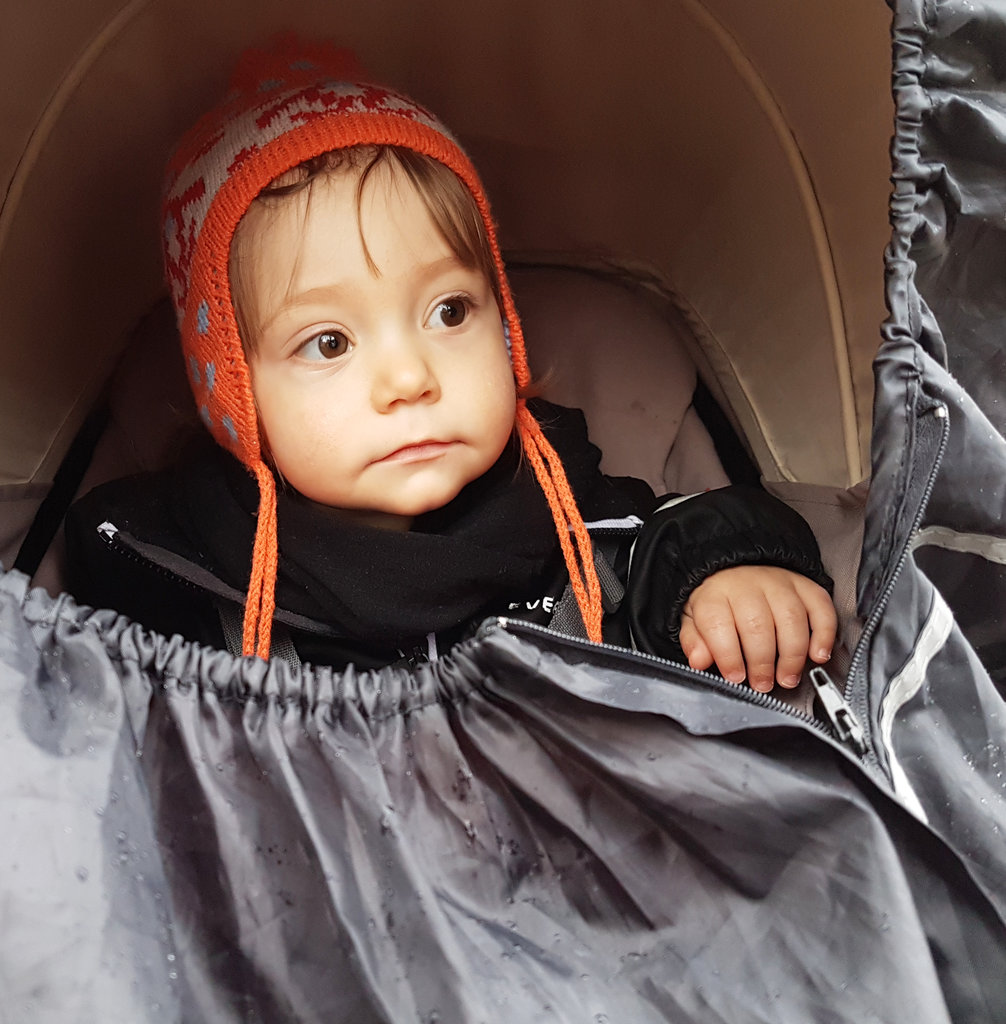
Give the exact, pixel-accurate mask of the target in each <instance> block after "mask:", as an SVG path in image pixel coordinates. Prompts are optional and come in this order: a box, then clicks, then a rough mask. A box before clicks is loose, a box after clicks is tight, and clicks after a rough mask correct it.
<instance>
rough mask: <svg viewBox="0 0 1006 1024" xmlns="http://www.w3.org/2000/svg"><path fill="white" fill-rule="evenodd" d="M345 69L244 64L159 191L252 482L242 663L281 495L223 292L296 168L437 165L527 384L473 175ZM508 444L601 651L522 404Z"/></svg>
mask: <svg viewBox="0 0 1006 1024" xmlns="http://www.w3.org/2000/svg"><path fill="white" fill-rule="evenodd" d="M354 65H355V62H354V60H353V57H352V55H351V54H349V53H347V52H346V51H341V50H336V49H334V48H333V47H331V46H329V45H327V44H316V45H304V44H302V43H300V42H298V41H297V40H295V39H292V38H289V37H288V38H284V39H281V40H278V41H276V42H275V43H274V44H273V45H272V46H271V47H270V48H269V49H268V50H267V51H262V50H250V51H247V52H246V53H245V54H244V55H243V56H242V58H241V59H240V61H239V63H238V66H237V68H236V69H235V72H234V75H233V78H232V81H231V89H230V92H229V93H228V95H227V96H226V98H225V99H224V101H223V102H222V103H221V104H220V106H218V107H216V108H215V109H213V110H212V111H210V112H209V113H208V114H206V115H205V116H204V117H203V118H202V119H200V121H199V122H198V123H197V124H196V125H195V126H194V127H193V128H192V129H191V130H190V131H189V132H188V134H187V135H186V136H185V137H184V138H183V139H182V142H181V143H180V145H179V147H178V149H177V150H176V152H175V154H174V156H173V157H172V159H171V162H170V164H169V166H168V172H167V180H166V184H165V200H164V208H163V236H162V237H163V245H164V258H165V269H166V274H167V279H168V284H169V286H170V290H171V299H172V302H173V303H174V306H175V313H176V315H177V318H178V324H179V330H180V332H181V338H182V348H183V352H184V355H185V361H186V365H187V368H188V374H189V382H190V384H191V387H192V391H193V394H194V395H195V399H196V404H197V406H198V408H199V414H200V416H201V418H202V420H203V422H204V423H205V424H206V426H207V428H208V429H209V430H210V432H211V433H212V435H213V437H214V438H215V439H216V440H217V442H218V443H219V444H221V445H222V446H223V447H224V448H226V449H227V450H228V451H230V452H231V453H232V454H233V455H234V456H236V457H237V458H238V459H240V461H241V462H243V463H244V465H245V466H247V468H248V469H249V470H250V471H251V472H252V473H253V474H254V475H255V477H256V479H257V480H258V486H259V495H260V501H259V514H258V524H257V528H256V535H255V547H254V551H253V552H252V553H251V575H250V581H249V586H248V594H247V598H246V602H245V615H244V634H243V651H244V653H245V654H257V655H259V656H260V657H262V658H268V656H269V646H270V636H271V628H272V617H273V613H274V611H275V585H276V571H277V560H278V551H277V533H276V483H275V479H274V477H273V474H272V471H271V470H270V469H269V467H268V465H267V464H266V462H265V461H264V459H263V452H262V445H261V440H260V437H259V431H258V421H257V416H256V411H255V401H254V396H253V394H252V384H251V375H250V372H249V369H248V365H247V363H246V362H245V356H244V350H243V348H242V344H241V338H240V336H239V334H238V326H237V320H236V315H235V310H234V306H233V303H232V301H231V289H230V281H229V279H228V260H229V256H230V247H231V240H232V238H233V236H234V232H235V229H236V228H237V226H238V222H239V221H240V219H241V217H242V216H243V214H244V213H245V211H246V210H247V209H248V207H249V206H250V204H251V203H252V201H253V200H254V199H255V197H256V196H257V195H258V194H259V193H260V192H261V191H262V189H263V188H265V187H266V186H267V185H268V184H269V183H270V182H272V181H273V180H274V179H275V178H277V177H278V176H279V175H281V174H283V173H284V172H285V171H288V170H290V169H291V168H293V167H296V166H297V165H299V164H301V163H303V162H304V161H306V160H310V159H312V158H313V157H316V156H320V155H321V154H323V153H326V152H329V151H330V150H335V149H341V148H344V147H348V146H356V145H389V146H400V147H404V148H407V149H410V150H414V151H415V152H417V153H421V154H424V155H426V156H428V157H432V158H433V159H435V160H437V161H439V162H440V163H442V164H444V165H446V166H447V167H448V168H450V170H452V171H453V172H454V173H455V174H456V175H457V176H458V178H460V180H461V181H462V182H463V183H464V184H465V186H466V187H467V188H468V190H469V192H470V193H471V195H472V197H473V199H474V201H475V205H476V207H477V209H478V210H479V213H480V215H481V217H482V220H483V222H484V225H485V230H486V234H487V237H488V240H489V247H490V251H491V253H492V258H493V261H494V263H495V268H496V273H497V275H498V279H499V288H500V296H501V302H502V307H503V308H502V311H501V312H502V315H503V318H504V327H505V333H506V335H507V337H508V339H509V345H510V354H511V361H512V364H513V370H514V376H515V379H516V382H517V385H518V388H519V389H521V388H526V387H527V385H528V384H529V382H530V379H531V375H530V371H529V369H528V364H527V357H526V354H525V350H524V338H523V334H522V333H521V327H520V321H519V320H518V317H517V312H516V309H515V308H514V303H513V298H512V296H511V293H510V288H509V285H508V283H507V280H506V274H505V273H504V269H503V261H502V258H501V256H500V250H499V244H498V241H497V237H496V230H495V226H494V224H493V221H492V216H491V213H490V209H489V203H488V200H487V199H486V195H485V191H484V189H483V187H482V184H481V182H480V180H479V177H478V175H477V173H476V171H475V168H474V167H473V166H472V164H471V162H470V161H469V159H468V157H467V156H466V155H465V153H464V152H463V151H462V149H461V147H460V146H459V145H458V143H457V142H456V140H455V139H454V138H453V137H452V135H451V134H450V133H449V132H448V131H447V129H446V128H445V127H444V126H443V125H442V124H441V123H440V122H439V121H438V120H437V119H436V118H435V117H434V116H433V115H432V114H431V113H430V112H429V111H427V110H425V109H424V108H423V107H421V106H419V105H418V104H417V103H414V102H413V101H412V100H410V99H408V98H407V97H405V96H402V95H401V94H400V93H397V92H393V91H392V90H390V89H386V88H382V87H379V86H376V85H373V84H369V83H365V82H357V81H346V80H345V79H346V78H347V77H350V76H353V77H357V76H358V73H359V72H358V68H356V67H355V66H354ZM517 430H518V433H519V435H520V438H521V443H522V446H523V449H524V452H525V455H526V457H527V459H528V461H529V463H530V465H531V466H532V467H533V469H534V472H535V475H536V477H537V479H538V481H539V483H540V484H541V487H542V489H543V491H544V493H545V496H546V498H547V500H548V503H549V506H550V508H551V510H552V516H553V519H554V520H555V526H556V531H557V533H558V537H559V543H560V545H561V547H562V551H563V555H564V557H565V560H566V564H567V566H568V568H569V573H570V580H571V582H572V585H573V589H574V592H575V594H576V598H577V602H578V605H579V608H580V612H581V615H582V616H583V620H584V623H585V625H586V628H587V635H588V636H589V637H590V638H591V639H592V640H595V641H599V640H600V638H601V614H602V613H601V594H600V587H599V585H598V582H597V575H596V572H595V570H594V563H593V557H592V552H591V546H590V538H589V536H588V534H587V531H586V528H585V527H584V524H583V519H582V517H581V516H580V513H579V510H578V509H577V507H576V502H575V500H574V498H573V494H572V492H571V490H570V487H569V484H568V482H567V480H566V474H565V472H564V471H563V467H562V463H561V462H560V460H559V457H558V455H557V454H556V453H555V451H554V449H553V448H552V446H551V445H550V444H549V442H548V441H547V440H546V438H545V437H544V435H543V433H542V431H541V428H540V426H539V425H538V422H537V421H536V420H535V418H534V417H533V416H532V415H531V413H530V412H529V411H528V410H527V408H526V406H525V404H524V402H523V400H518V403H517Z"/></svg>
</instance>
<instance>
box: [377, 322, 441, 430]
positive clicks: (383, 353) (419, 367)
mask: <svg viewBox="0 0 1006 1024" xmlns="http://www.w3.org/2000/svg"><path fill="white" fill-rule="evenodd" d="M371 357H372V360H373V366H372V369H371V373H372V381H373V383H372V389H371V396H372V400H373V403H374V408H375V409H377V410H378V411H379V412H390V411H391V410H392V409H393V408H394V407H395V406H397V405H400V404H404V405H411V404H413V403H415V402H435V401H437V400H438V399H439V398H440V385H439V382H438V380H437V376H436V374H435V372H434V369H433V366H432V365H431V362H430V359H429V354H428V353H427V352H426V351H425V350H424V347H423V344H422V342H421V341H419V340H416V339H412V338H407V337H402V336H399V337H396V338H394V339H391V340H389V341H386V342H385V343H383V344H380V345H375V346H374V348H373V349H372V352H371Z"/></svg>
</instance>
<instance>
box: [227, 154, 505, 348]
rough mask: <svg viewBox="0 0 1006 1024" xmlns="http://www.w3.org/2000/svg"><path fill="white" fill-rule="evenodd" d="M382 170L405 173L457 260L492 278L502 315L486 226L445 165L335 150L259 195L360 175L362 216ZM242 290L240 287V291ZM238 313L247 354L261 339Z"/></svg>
mask: <svg viewBox="0 0 1006 1024" xmlns="http://www.w3.org/2000/svg"><path fill="white" fill-rule="evenodd" d="M382 164H387V165H390V166H391V167H393V168H397V169H398V170H400V171H401V172H402V173H403V174H404V175H405V176H406V178H407V179H408V181H409V182H410V183H411V185H412V187H413V188H414V189H415V190H416V193H417V194H418V195H419V197H420V199H421V200H422V202H423V205H424V206H425V207H426V210H427V212H428V213H429V215H430V217H431V218H432V220H433V223H434V224H435V225H436V228H437V230H438V231H439V232H440V234H441V236H442V237H443V239H444V241H445V242H446V243H447V245H448V246H449V247H450V249H451V251H452V252H453V253H454V255H455V256H457V258H458V259H459V260H460V261H461V262H462V263H463V264H464V265H465V266H466V267H470V268H471V269H473V270H477V271H479V272H480V273H482V274H484V275H485V276H486V279H487V280H488V281H489V284H490V286H491V288H492V291H493V295H494V296H495V298H496V304H497V305H498V306H499V307H500V309H502V306H503V304H502V299H501V293H500V283H499V278H498V275H497V273H496V264H495V260H494V259H493V253H492V248H491V246H490V244H489V238H488V236H487V235H486V229H485V224H484V222H483V220H482V216H481V214H480V213H479V209H478V207H477V206H476V205H475V200H474V199H473V198H472V194H471V193H470V192H469V191H468V188H467V187H466V186H465V184H464V182H462V181H461V179H460V178H459V177H458V176H457V175H456V174H455V173H454V172H453V171H452V170H451V169H450V168H449V167H446V166H445V165H444V164H442V163H440V161H439V160H434V159H433V157H429V156H426V155H424V154H422V153H417V152H415V151H414V150H411V149H405V148H404V147H401V146H370V145H361V146H348V147H346V148H345V149H334V150H331V151H330V152H327V153H322V154H321V155H320V156H316V157H313V158H312V159H310V160H305V161H304V162H303V163H301V164H298V165H297V166H295V167H293V168H291V169H290V170H289V171H286V172H285V173H284V174H281V175H280V176H279V177H277V178H274V179H273V180H272V181H271V182H270V183H269V184H268V185H266V187H265V188H264V189H262V191H261V192H260V193H259V194H258V196H257V197H256V199H255V202H269V201H272V200H282V199H283V198H285V197H287V196H291V195H296V194H298V193H300V192H303V191H305V190H307V191H310V189H311V188H312V186H313V184H314V182H315V181H317V180H318V179H319V178H323V177H325V176H326V175H329V174H338V173H341V172H345V171H358V173H359V178H358V179H357V184H356V208H357V214H358V215H359V213H360V209H361V204H362V202H363V190H364V188H365V187H366V184H367V181H368V180H369V178H370V175H371V174H372V173H373V172H374V171H375V170H376V169H377V168H378V167H380V166H381V165H382ZM358 222H359V223H360V241H361V242H362V243H363V251H364V255H365V256H366V259H367V262H368V263H369V264H370V265H371V267H373V261H372V260H371V257H370V253H369V251H368V249H367V240H366V238H364V236H363V225H362V221H359V217H358ZM239 237H240V224H239V225H238V229H237V230H236V231H235V232H234V238H233V240H232V242H231V258H230V263H229V276H230V278H231V285H232V289H231V291H232V296H233V294H234V293H235V292H236V291H239V290H241V283H242V278H243V275H242V273H241V268H242V264H243V261H242V260H239V259H236V258H235V252H236V248H237V245H236V242H237V240H238V238H239ZM235 285H237V287H235ZM234 313H235V316H236V318H237V322H238V331H239V333H240V335H241V341H242V343H243V344H244V347H245V350H246V351H250V350H251V348H252V345H253V342H252V338H253V337H254V335H255V332H254V330H252V325H251V323H250V322H249V321H248V319H247V314H246V311H245V310H243V309H242V308H241V305H240V304H239V303H237V302H235V304H234Z"/></svg>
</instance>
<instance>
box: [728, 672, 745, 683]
mask: <svg viewBox="0 0 1006 1024" xmlns="http://www.w3.org/2000/svg"><path fill="white" fill-rule="evenodd" d="M723 678H724V679H725V680H726V681H727V682H728V683H743V682H744V673H743V672H741V671H740V670H739V669H735V670H734V671H733V672H727V674H726V675H725V676H724V677H723Z"/></svg>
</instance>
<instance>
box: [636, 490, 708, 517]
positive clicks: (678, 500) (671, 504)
mask: <svg viewBox="0 0 1006 1024" xmlns="http://www.w3.org/2000/svg"><path fill="white" fill-rule="evenodd" d="M705 493H706V492H705V491H696V492H695V493H694V494H679V495H678V496H677V497H676V498H668V499H667V501H665V502H664V503H663V505H661V506H660V508H655V509H654V510H653V512H651V513H650V514H651V515H656V514H657V513H658V512H663V511H664V509H665V508H674V506H675V505H680V504H681V503H682V502H683V501H688V500H689V499H690V498H697V497H698V496H699V495H700V494H705Z"/></svg>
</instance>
